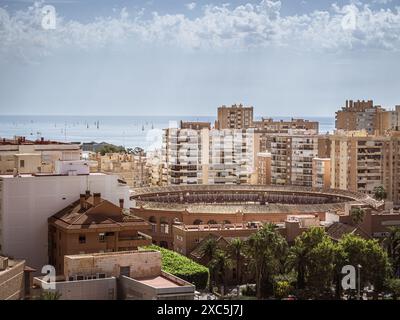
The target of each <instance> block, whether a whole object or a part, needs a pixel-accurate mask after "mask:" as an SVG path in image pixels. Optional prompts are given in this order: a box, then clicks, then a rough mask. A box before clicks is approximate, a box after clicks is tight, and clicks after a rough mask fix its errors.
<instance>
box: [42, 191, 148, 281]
mask: <svg viewBox="0 0 400 320" xmlns="http://www.w3.org/2000/svg"><path fill="white" fill-rule="evenodd" d="M119 202H120V203H119V206H117V205H115V204H113V203H112V202H110V201H107V200H105V199H102V198H101V194H100V193H94V194H93V195H91V194H90V192H89V191H88V192H86V194H81V195H80V199H79V200H77V201H75V202H73V203H72V204H69V205H68V206H67V207H65V208H63V209H62V210H60V211H59V212H57V213H56V214H54V215H53V216H51V217H50V218H49V220H48V221H49V228H48V230H49V235H48V239H49V263H50V264H51V265H53V266H54V267H55V268H56V271H57V273H62V272H63V269H62V268H63V261H64V256H65V255H73V254H82V253H98V252H114V251H131V250H136V249H137V248H138V247H140V246H145V245H149V244H151V237H149V236H146V235H145V234H143V233H142V232H143V231H147V230H150V228H151V227H150V224H149V223H147V222H145V221H144V220H143V219H141V218H138V217H135V216H133V215H131V214H130V211H129V209H124V199H123V198H122V199H120V200H119Z"/></svg>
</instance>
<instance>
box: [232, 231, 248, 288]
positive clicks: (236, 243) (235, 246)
mask: <svg viewBox="0 0 400 320" xmlns="http://www.w3.org/2000/svg"><path fill="white" fill-rule="evenodd" d="M244 248H245V242H244V241H243V240H242V239H240V238H234V239H233V240H232V241H231V242H230V243H229V246H228V252H229V254H230V256H231V257H232V259H233V260H234V261H235V264H236V285H237V286H238V287H239V285H240V284H241V282H242V270H241V265H240V264H241V262H242V259H243V254H244V253H243V251H244ZM238 294H239V288H238Z"/></svg>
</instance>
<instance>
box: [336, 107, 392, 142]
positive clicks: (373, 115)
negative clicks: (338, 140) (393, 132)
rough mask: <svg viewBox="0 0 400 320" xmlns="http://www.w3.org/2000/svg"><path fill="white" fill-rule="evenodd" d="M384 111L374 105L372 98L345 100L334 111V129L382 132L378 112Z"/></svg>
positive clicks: (370, 132)
mask: <svg viewBox="0 0 400 320" xmlns="http://www.w3.org/2000/svg"><path fill="white" fill-rule="evenodd" d="M384 112H386V111H385V109H383V108H382V107H380V106H374V103H373V101H372V100H368V101H364V100H362V101H360V100H358V101H353V100H346V106H345V107H343V108H342V109H341V110H339V111H337V112H336V129H338V130H346V131H356V130H365V131H367V133H368V134H375V133H376V132H382V131H384V129H385V128H382V127H380V124H382V123H384V121H379V114H381V113H384Z"/></svg>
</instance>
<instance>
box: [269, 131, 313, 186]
mask: <svg viewBox="0 0 400 320" xmlns="http://www.w3.org/2000/svg"><path fill="white" fill-rule="evenodd" d="M271 155H272V161H271V176H272V179H271V183H272V184H277V185H298V186H309V187H311V186H312V159H313V158H315V157H317V156H318V136H317V135H307V134H300V133H292V134H276V135H273V137H272V142H271Z"/></svg>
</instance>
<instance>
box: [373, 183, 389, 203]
mask: <svg viewBox="0 0 400 320" xmlns="http://www.w3.org/2000/svg"><path fill="white" fill-rule="evenodd" d="M374 197H375V199H376V200H379V201H380V200H384V199H386V197H387V193H386V190H385V188H384V187H383V186H379V187H375V188H374Z"/></svg>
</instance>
